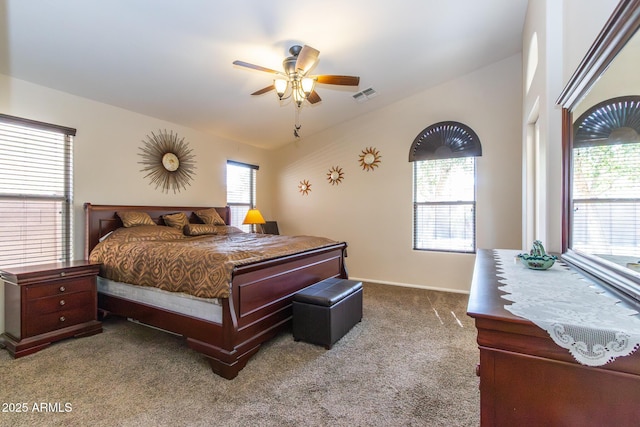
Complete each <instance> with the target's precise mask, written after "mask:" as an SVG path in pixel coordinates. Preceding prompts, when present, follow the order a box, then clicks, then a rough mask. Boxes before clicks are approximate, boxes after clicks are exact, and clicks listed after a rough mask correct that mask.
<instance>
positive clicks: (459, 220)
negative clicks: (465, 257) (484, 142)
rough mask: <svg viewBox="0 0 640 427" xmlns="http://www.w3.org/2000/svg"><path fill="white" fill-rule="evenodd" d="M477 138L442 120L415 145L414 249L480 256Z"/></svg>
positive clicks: (411, 155) (411, 153) (479, 152)
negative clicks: (477, 205) (477, 227)
mask: <svg viewBox="0 0 640 427" xmlns="http://www.w3.org/2000/svg"><path fill="white" fill-rule="evenodd" d="M481 155H482V146H481V144H480V139H479V138H478V135H476V133H475V132H474V131H473V130H472V129H471V128H470V127H468V126H466V125H464V124H462V123H459V122H451V121H448V122H440V123H436V124H434V125H431V126H429V127H428V128H426V129H424V130H423V131H422V132H420V133H419V134H418V136H417V137H416V138H415V139H414V141H413V144H411V149H410V151H409V161H410V162H413V249H419V250H435V251H454V252H471V253H473V252H475V250H476V232H475V231H476V226H475V223H476V221H475V219H476V197H475V181H476V180H475V158H476V156H481Z"/></svg>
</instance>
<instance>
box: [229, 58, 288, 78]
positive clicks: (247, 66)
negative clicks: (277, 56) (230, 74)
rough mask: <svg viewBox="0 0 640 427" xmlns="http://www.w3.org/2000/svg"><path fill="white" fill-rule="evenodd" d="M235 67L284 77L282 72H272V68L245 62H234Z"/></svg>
mask: <svg viewBox="0 0 640 427" xmlns="http://www.w3.org/2000/svg"><path fill="white" fill-rule="evenodd" d="M233 65H238V66H240V67H246V68H251V69H253V70H258V71H264V72H265V73H271V74H280V75H284V73H283V72H282V71H276V70H272V69H271V68H266V67H261V66H260V65H255V64H249V63H248V62H244V61H233Z"/></svg>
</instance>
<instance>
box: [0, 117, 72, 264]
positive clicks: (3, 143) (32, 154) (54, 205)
mask: <svg viewBox="0 0 640 427" xmlns="http://www.w3.org/2000/svg"><path fill="white" fill-rule="evenodd" d="M75 134H76V131H75V129H71V128H65V127H62V126H56V125H51V124H47V123H41V122H36V121H32V120H27V119H21V118H17V117H11V116H7V115H3V114H0V164H2V173H0V268H4V267H10V266H24V265H32V264H41V263H49V262H58V261H67V260H69V259H70V258H71V253H72V236H71V233H72V191H73V190H72V187H73V185H72V184H73V183H72V176H73V174H72V163H73V162H72V143H73V137H74V136H75Z"/></svg>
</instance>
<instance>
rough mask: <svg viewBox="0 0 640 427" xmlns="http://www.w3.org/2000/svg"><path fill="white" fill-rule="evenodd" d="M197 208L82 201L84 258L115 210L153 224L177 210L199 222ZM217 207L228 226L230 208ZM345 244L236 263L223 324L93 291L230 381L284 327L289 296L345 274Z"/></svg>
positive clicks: (102, 304) (111, 308)
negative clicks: (174, 339) (182, 344)
mask: <svg viewBox="0 0 640 427" xmlns="http://www.w3.org/2000/svg"><path fill="white" fill-rule="evenodd" d="M200 209H206V207H174V206H124V205H92V204H91V203H85V205H84V210H85V227H86V241H85V258H86V259H88V258H89V253H90V252H91V250H92V249H93V248H94V247H95V246H96V245H97V244H98V242H99V239H100V237H102V236H104V235H106V234H107V233H109V232H110V231H113V230H115V229H116V228H119V227H122V222H121V221H120V219H119V217H118V216H117V215H116V212H117V211H124V210H128V211H142V212H147V213H148V214H149V215H150V216H151V217H152V218H153V219H154V221H155V222H156V223H158V224H163V222H162V218H161V217H162V215H166V214H170V213H176V212H184V213H185V214H186V215H187V216H188V217H189V218H190V221H191V222H200V221H199V219H197V217H196V216H195V214H194V213H193V212H195V211H197V210H200ZM216 210H217V211H218V213H220V216H221V217H222V218H223V219H224V220H225V222H226V223H227V224H228V223H229V221H230V209H229V207H228V206H227V207H223V208H216ZM346 246H347V245H346V243H338V244H335V245H332V246H328V247H324V248H321V249H314V250H309V251H305V252H301V253H298V254H294V255H289V256H284V257H280V258H276V259H272V260H266V261H260V262H256V263H252V264H246V265H242V266H239V267H237V268H236V269H235V270H234V272H233V276H232V282H231V296H230V297H229V298H225V299H222V300H221V302H222V323H217V322H212V321H207V320H202V319H198V318H195V317H191V316H187V315H183V314H179V313H176V312H172V311H168V310H163V309H159V308H156V307H152V306H149V305H146V304H142V303H138V302H133V301H130V300H126V299H122V298H118V297H114V296H109V295H105V294H99V295H98V307H99V309H100V310H102V311H103V313H105V314H114V315H117V316H123V317H127V318H132V319H135V320H137V321H139V322H141V323H144V324H148V325H151V326H154V327H157V328H160V329H164V330H167V331H170V332H173V333H176V334H179V335H182V336H184V337H185V338H186V341H187V344H188V345H189V347H191V348H192V349H194V350H196V351H198V352H200V353H202V354H203V355H204V356H205V357H206V358H207V359H208V361H209V364H210V365H211V368H212V369H213V371H214V372H215V373H216V374H218V375H220V376H222V377H224V378H227V379H232V378H234V377H236V375H238V372H239V371H240V370H241V369H242V368H244V367H245V365H246V364H247V361H248V359H249V358H250V357H251V356H252V355H254V354H255V353H256V352H257V351H258V350H259V349H260V345H261V344H262V343H263V342H265V341H267V340H269V339H271V338H272V337H273V336H275V335H276V334H277V333H278V332H279V331H280V330H282V329H284V328H285V327H287V326H288V323H289V322H290V321H291V313H292V309H291V300H292V298H293V294H295V293H296V292H298V291H299V290H300V289H303V288H305V287H307V286H309V285H312V284H313V283H316V282H318V281H320V280H323V279H327V278H330V277H340V278H344V279H346V278H347V271H346V268H345V264H344V257H345V255H346Z"/></svg>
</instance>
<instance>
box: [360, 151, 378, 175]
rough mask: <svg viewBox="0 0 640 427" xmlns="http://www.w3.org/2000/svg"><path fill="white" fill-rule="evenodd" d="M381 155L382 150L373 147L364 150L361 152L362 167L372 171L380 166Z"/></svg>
mask: <svg viewBox="0 0 640 427" xmlns="http://www.w3.org/2000/svg"><path fill="white" fill-rule="evenodd" d="M381 157H382V156H381V155H380V152H379V151H378V150H376V149H375V148H373V147H369V148H367V149H365V150H362V153H361V154H360V167H361V168H362V170H365V171H367V172H369V171H372V170H373V169H374V168H377V167H378V163H380V158H381Z"/></svg>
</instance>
